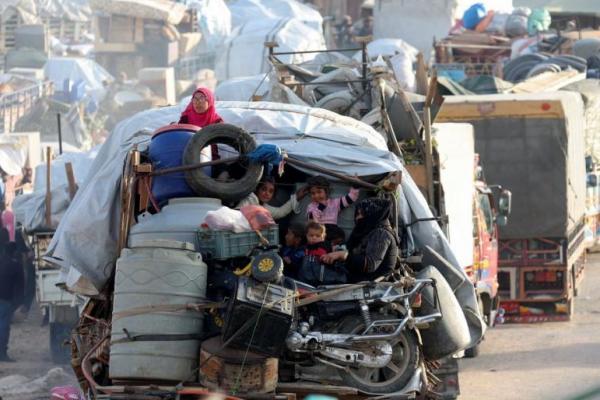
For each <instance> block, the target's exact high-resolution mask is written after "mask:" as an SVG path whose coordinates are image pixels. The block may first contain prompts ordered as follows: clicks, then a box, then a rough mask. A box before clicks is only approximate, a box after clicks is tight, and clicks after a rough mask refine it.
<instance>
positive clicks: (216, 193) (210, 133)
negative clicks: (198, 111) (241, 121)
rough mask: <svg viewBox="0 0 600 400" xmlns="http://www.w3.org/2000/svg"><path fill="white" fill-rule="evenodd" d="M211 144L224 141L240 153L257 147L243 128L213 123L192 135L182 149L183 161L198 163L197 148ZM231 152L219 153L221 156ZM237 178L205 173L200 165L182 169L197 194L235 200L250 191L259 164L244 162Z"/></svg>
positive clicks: (260, 166)
mask: <svg viewBox="0 0 600 400" xmlns="http://www.w3.org/2000/svg"><path fill="white" fill-rule="evenodd" d="M211 144H223V145H227V146H230V147H232V148H234V149H236V150H237V151H238V152H239V153H240V154H247V153H250V152H251V151H252V150H254V149H255V148H256V142H255V141H254V138H253V137H252V136H251V135H250V134H249V133H248V132H246V131H245V130H243V129H242V128H239V127H237V126H234V125H230V124H215V125H209V126H207V127H204V128H202V129H201V130H199V131H198V132H196V133H195V134H194V136H192V138H191V139H190V141H189V143H188V144H187V146H186V147H185V151H184V152H183V164H184V165H190V164H197V163H200V152H201V151H202V149H204V148H205V147H207V146H210V145H211ZM232 156H233V155H222V157H223V158H227V157H232ZM244 169H245V171H244V173H243V175H242V176H241V177H240V178H239V179H235V180H232V181H227V182H223V181H220V180H217V179H214V178H212V177H211V176H209V175H207V174H206V173H205V172H204V171H203V170H202V169H201V168H197V169H194V170H191V171H186V172H185V179H186V181H187V183H188V185H190V187H191V188H192V189H193V190H194V191H195V192H196V194H198V195H199V196H205V197H216V198H220V199H221V200H223V201H225V202H238V201H240V200H242V199H243V198H244V197H246V196H247V195H248V194H250V193H251V192H252V191H253V190H254V189H255V188H256V185H257V184H258V181H259V180H260V177H261V176H262V173H263V167H262V165H259V164H250V165H247V166H246V165H244Z"/></svg>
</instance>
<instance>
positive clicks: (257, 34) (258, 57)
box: [215, 18, 325, 80]
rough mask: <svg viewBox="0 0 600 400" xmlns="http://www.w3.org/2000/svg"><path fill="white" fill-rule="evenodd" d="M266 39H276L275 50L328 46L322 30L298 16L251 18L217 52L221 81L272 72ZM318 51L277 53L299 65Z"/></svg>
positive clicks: (283, 59) (285, 60)
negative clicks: (310, 25) (292, 53)
mask: <svg viewBox="0 0 600 400" xmlns="http://www.w3.org/2000/svg"><path fill="white" fill-rule="evenodd" d="M265 42H277V44H278V45H279V47H277V48H276V49H275V51H276V52H290V51H294V52H296V51H308V50H323V49H325V39H324V37H323V33H322V32H321V31H319V30H316V29H313V28H311V27H309V26H307V25H305V24H303V23H302V22H300V21H299V20H297V19H290V18H283V19H264V20H262V19H258V20H250V21H248V22H246V23H245V24H243V25H240V26H238V27H237V28H235V29H234V31H233V32H232V34H231V37H229V39H227V41H226V42H225V44H224V45H223V48H222V49H221V50H220V51H219V52H218V53H217V60H216V67H215V73H216V75H217V78H218V79H219V80H225V79H230V78H237V77H241V76H253V75H258V74H260V73H263V72H269V70H270V68H271V64H270V63H269V59H268V58H269V57H268V54H269V51H268V49H267V48H266V47H265V45H264V44H265ZM314 57H315V54H295V55H285V56H278V58H279V59H280V60H281V61H282V62H284V63H294V64H299V63H302V62H305V61H309V60H312V59H313V58H314Z"/></svg>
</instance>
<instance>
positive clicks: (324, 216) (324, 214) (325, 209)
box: [306, 176, 358, 225]
mask: <svg viewBox="0 0 600 400" xmlns="http://www.w3.org/2000/svg"><path fill="white" fill-rule="evenodd" d="M306 183H307V184H308V190H309V193H310V199H311V200H312V201H311V203H310V204H309V205H308V208H307V209H306V213H307V214H308V219H309V220H310V221H314V222H318V223H320V224H324V225H337V220H338V215H339V213H340V212H341V211H342V210H343V209H345V208H348V207H349V206H350V205H351V204H352V203H354V202H355V201H356V200H357V199H358V189H356V188H351V189H350V191H349V192H348V194H347V195H345V196H344V197H337V198H335V199H330V198H329V192H330V190H331V188H330V184H329V181H328V180H327V179H326V178H324V177H322V176H313V177H310V178H309V179H308V180H307V182H306Z"/></svg>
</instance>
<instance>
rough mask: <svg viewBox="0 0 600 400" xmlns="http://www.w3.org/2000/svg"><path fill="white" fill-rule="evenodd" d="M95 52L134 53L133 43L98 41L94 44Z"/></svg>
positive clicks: (135, 49) (134, 45)
mask: <svg viewBox="0 0 600 400" xmlns="http://www.w3.org/2000/svg"><path fill="white" fill-rule="evenodd" d="M94 49H95V51H96V53H135V52H136V51H137V48H136V44H135V43H99V42H96V43H95V44H94Z"/></svg>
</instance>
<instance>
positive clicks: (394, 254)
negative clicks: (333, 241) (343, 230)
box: [322, 198, 399, 282]
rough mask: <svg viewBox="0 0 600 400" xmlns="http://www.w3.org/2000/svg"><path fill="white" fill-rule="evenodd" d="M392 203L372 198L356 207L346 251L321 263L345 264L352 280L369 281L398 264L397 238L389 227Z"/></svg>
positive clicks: (327, 257)
mask: <svg viewBox="0 0 600 400" xmlns="http://www.w3.org/2000/svg"><path fill="white" fill-rule="evenodd" d="M391 209H392V204H391V202H390V200H387V199H379V198H371V199H366V200H362V201H361V202H359V203H358V204H357V205H356V208H355V214H354V220H355V226H354V229H353V230H352V233H351V235H350V238H349V239H348V243H347V248H348V250H347V251H338V252H333V253H330V254H326V255H325V256H323V258H322V261H323V262H325V263H329V264H330V263H333V262H334V261H338V260H345V261H346V268H347V269H348V272H349V274H350V279H351V281H354V282H359V281H369V280H374V279H376V278H378V277H380V276H383V275H385V274H387V273H388V272H389V271H390V270H392V269H393V268H394V266H395V265H396V259H397V258H398V252H399V250H398V238H397V236H396V233H395V232H394V230H393V229H392V226H391V224H390V221H389V219H390V215H391Z"/></svg>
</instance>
